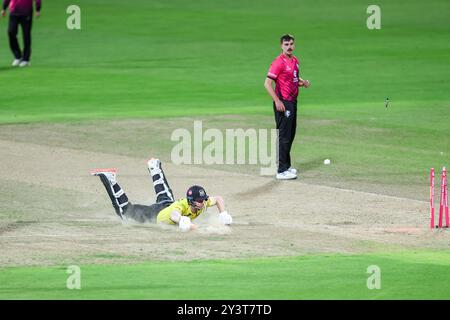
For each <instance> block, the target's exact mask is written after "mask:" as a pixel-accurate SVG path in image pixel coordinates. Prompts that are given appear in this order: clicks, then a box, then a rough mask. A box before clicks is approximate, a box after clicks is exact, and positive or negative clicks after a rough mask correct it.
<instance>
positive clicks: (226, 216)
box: [219, 211, 233, 225]
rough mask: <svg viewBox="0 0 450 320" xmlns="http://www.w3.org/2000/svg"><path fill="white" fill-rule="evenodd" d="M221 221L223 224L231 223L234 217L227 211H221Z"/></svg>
mask: <svg viewBox="0 0 450 320" xmlns="http://www.w3.org/2000/svg"><path fill="white" fill-rule="evenodd" d="M219 221H220V222H221V223H223V224H226V225H229V224H231V223H232V222H233V218H232V217H231V216H230V215H229V214H228V212H227V211H223V212H221V213H219Z"/></svg>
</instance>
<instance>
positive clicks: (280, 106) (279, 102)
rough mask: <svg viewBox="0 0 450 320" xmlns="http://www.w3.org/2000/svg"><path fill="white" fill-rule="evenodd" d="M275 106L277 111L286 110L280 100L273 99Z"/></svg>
mask: <svg viewBox="0 0 450 320" xmlns="http://www.w3.org/2000/svg"><path fill="white" fill-rule="evenodd" d="M275 108H276V109H277V111H279V112H284V111H285V110H286V108H285V107H284V103H283V101H281V100H277V101H275Z"/></svg>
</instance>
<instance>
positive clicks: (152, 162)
mask: <svg viewBox="0 0 450 320" xmlns="http://www.w3.org/2000/svg"><path fill="white" fill-rule="evenodd" d="M147 167H148V171H150V174H152V175H153V174H157V173H160V172H161V161H160V160H159V159H156V158H150V159H148V160H147Z"/></svg>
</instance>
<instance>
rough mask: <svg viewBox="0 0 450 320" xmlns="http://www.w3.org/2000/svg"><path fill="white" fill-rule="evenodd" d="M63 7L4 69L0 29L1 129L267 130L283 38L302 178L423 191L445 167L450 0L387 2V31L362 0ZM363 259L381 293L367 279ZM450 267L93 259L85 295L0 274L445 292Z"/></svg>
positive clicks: (401, 293) (92, 287)
mask: <svg viewBox="0 0 450 320" xmlns="http://www.w3.org/2000/svg"><path fill="white" fill-rule="evenodd" d="M70 4H72V2H71V1H67V0H58V1H56V0H52V1H51V0H48V1H46V2H45V3H44V6H43V9H42V16H41V18H39V20H35V21H34V26H33V28H34V29H33V54H32V66H31V67H30V68H24V69H13V68H11V67H9V66H10V63H11V61H12V55H11V54H10V51H9V48H8V46H7V39H6V28H7V19H3V20H2V21H1V22H0V30H2V32H3V35H2V36H1V37H0V74H1V77H2V83H3V88H2V97H1V99H0V125H1V126H5V127H6V126H8V125H11V124H21V123H24V124H27V123H30V124H31V123H55V122H62V123H64V122H83V121H86V120H89V121H92V120H104V119H124V118H127V119H133V118H136V119H143V118H159V119H162V120H163V119H166V118H174V117H192V118H196V119H203V120H205V121H208V119H217V116H219V115H223V114H236V115H240V116H241V117H242V118H243V119H247V124H254V125H255V126H261V124H264V125H265V124H268V125H273V119H272V118H273V114H272V107H271V101H270V98H269V96H268V95H267V93H266V92H265V89H264V87H263V82H264V79H265V75H266V72H267V70H268V67H269V64H270V62H271V61H272V60H273V59H274V57H276V56H277V55H278V54H279V45H278V39H279V36H280V35H281V34H283V33H287V32H289V33H292V34H294V35H295V36H296V52H295V53H296V55H297V56H298V57H299V58H300V61H301V66H300V68H301V70H300V72H301V76H302V77H303V78H306V79H309V80H310V81H311V84H312V85H311V87H310V88H309V89H308V90H302V91H301V93H300V99H299V128H298V133H297V138H296V139H297V140H296V142H295V145H294V147H293V148H294V149H293V158H294V159H295V161H296V163H295V165H296V166H297V167H299V168H300V170H301V171H302V170H303V171H304V172H305V175H306V177H307V179H309V180H308V181H310V182H317V183H324V184H330V185H336V184H337V183H339V184H340V185H344V186H346V187H350V186H354V187H355V188H357V189H358V188H359V189H363V190H368V191H373V190H377V191H378V190H383V189H384V188H386V189H389V188H391V189H393V190H400V191H398V194H399V195H401V196H405V197H411V198H415V199H419V200H427V196H428V194H427V192H428V189H427V188H428V180H427V179H428V170H429V168H430V167H432V166H434V167H436V168H440V167H441V166H443V165H447V166H450V138H449V132H450V81H449V80H450V79H449V77H450V76H449V75H450V64H449V61H450V41H448V39H449V38H450V20H449V19H448V12H449V9H450V4H449V2H448V1H447V0H431V1H427V2H424V1H406V0H402V1H394V2H393V1H387V0H380V1H378V2H377V4H378V5H379V6H380V7H381V10H382V29H381V30H368V29H367V28H366V19H367V17H368V14H366V8H367V6H368V4H366V3H361V1H358V0H351V1H350V0H346V1H344V2H341V1H325V0H319V1H311V0H308V1H294V0H287V1H284V0H283V1H281V2H280V1H278V2H274V1H268V0H261V1H250V0H245V1H231V2H230V1H225V0H218V1H208V0H200V1H195V2H187V1H182V0H169V1H149V0H136V1H132V2H124V1H118V0H111V1H108V3H105V2H104V1H100V0H80V1H78V2H77V4H78V5H79V6H80V8H81V28H82V29H81V30H68V29H67V28H66V18H67V16H68V15H67V14H66V8H67V6H68V5H70ZM280 8H289V9H288V10H287V9H286V10H284V9H280ZM387 97H388V98H389V99H390V106H389V108H387V109H386V108H385V106H384V101H385V99H386V98H387ZM261 119H262V120H261ZM215 121H217V120H215ZM256 121H259V123H256ZM209 126H210V127H214V126H215V125H214V123H209ZM186 127H187V128H191V127H192V125H191V124H190V123H187V124H186ZM217 127H218V128H223V126H222V125H221V124H220V123H218V124H217ZM0 138H1V137H0ZM166 147H167V146H166ZM161 148H162V149H164V147H161ZM325 158H330V159H332V163H333V167H332V169H330V168H324V167H323V166H321V163H322V161H323V159H325ZM331 170H332V171H331ZM391 189H389V190H391ZM405 190H406V191H405ZM406 192H407V194H406ZM371 264H376V265H379V266H380V268H381V270H382V290H368V289H367V287H366V279H367V277H368V275H367V274H366V268H367V266H369V265H371ZM449 266H450V255H449V254H448V252H442V251H429V252H402V253H399V254H383V253H379V254H378V255H377V254H374V255H352V256H344V255H336V256H334V255H333V256H324V255H311V256H299V257H294V258H261V259H255V260H248V261H247V260H246V261H241V260H233V261H192V262H183V263H159V262H158V263H148V264H144V265H125V266H122V265H88V266H82V272H83V275H82V277H83V285H82V290H80V291H76V290H75V291H69V290H67V289H66V288H65V279H66V278H67V274H66V273H65V268H62V267H49V268H46V267H29V268H4V269H1V270H0V271H1V272H0V298H1V299H22V298H27V299H28V298H30V299H47V298H55V299H78V298H81V299H96V298H104V299H134V298H136V299H177V298H180V299H190V298H194V299H196V298H198V299H278V298H280V299H282V298H286V299H303V298H308V299H309V298H312V299H336V298H343V299H354V298H356V299H361V298H362V299H398V298H406V299H429V298H433V299H441V298H442V299H449V298H450V295H449V292H450V291H449V290H448V282H449V280H450V278H449V275H448V272H447V271H448V268H449ZM186 268H188V269H189V270H190V272H189V273H190V274H189V276H188V277H184V276H183V274H184V270H186ZM384 270H385V271H384ZM123 274H126V275H127V277H123ZM169 274H170V275H171V274H175V275H176V276H175V277H172V276H169ZM237 274H240V275H242V274H245V275H246V276H245V277H236V275H237ZM173 278H177V279H178V281H176V282H174V281H173ZM445 283H447V284H445ZM106 284H107V285H106ZM249 284H252V286H250V285H249Z"/></svg>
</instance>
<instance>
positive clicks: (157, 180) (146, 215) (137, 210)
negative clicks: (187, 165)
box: [124, 164, 174, 222]
mask: <svg viewBox="0 0 450 320" xmlns="http://www.w3.org/2000/svg"><path fill="white" fill-rule="evenodd" d="M149 172H150V175H151V177H152V181H153V187H154V188H155V193H156V203H154V204H152V205H150V206H145V205H140V204H131V203H129V204H128V205H127V206H125V207H124V215H125V216H126V217H127V218H131V219H134V220H136V221H139V222H146V221H149V222H156V217H157V216H158V213H159V212H160V211H161V210H163V209H165V208H167V207H168V206H170V205H171V204H172V203H173V202H174V198H173V192H172V189H170V186H169V183H168V182H167V179H166V177H165V175H164V171H163V169H162V166H161V164H159V166H158V167H156V168H153V169H149Z"/></svg>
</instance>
